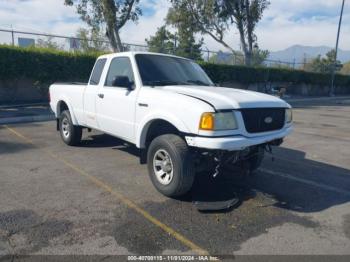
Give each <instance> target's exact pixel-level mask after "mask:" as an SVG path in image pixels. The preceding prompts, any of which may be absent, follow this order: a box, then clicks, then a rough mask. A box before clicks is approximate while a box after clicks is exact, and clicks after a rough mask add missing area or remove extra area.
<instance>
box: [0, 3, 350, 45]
mask: <svg viewBox="0 0 350 262" xmlns="http://www.w3.org/2000/svg"><path fill="white" fill-rule="evenodd" d="M270 2H271V5H270V7H269V9H268V10H266V12H265V14H264V17H263V19H262V21H261V22H260V23H259V25H258V28H257V35H258V39H259V45H260V47H261V48H264V49H269V50H279V49H284V48H287V47H289V46H291V45H294V44H302V45H313V46H320V45H327V46H334V45H335V37H336V33H337V25H338V19H339V12H340V4H341V0H338V1H335V0H333V1H329V0H308V1H305V0H270ZM63 3H64V0H46V1H43V0H26V1H23V0H0V28H10V27H11V25H12V27H13V28H15V29H19V30H23V31H31V32H46V33H52V34H61V35H67V36H72V35H75V33H76V31H77V29H78V28H79V27H86V25H85V23H84V22H82V21H81V20H80V18H79V16H78V15H77V14H76V10H75V8H74V7H68V6H65V5H64V4H63ZM169 5H170V4H169V1H168V0H142V1H141V8H142V9H143V13H144V16H142V17H141V18H140V19H139V21H138V23H137V24H135V23H132V22H129V23H128V24H127V25H126V26H125V27H124V28H123V29H122V31H121V36H122V39H123V41H124V42H127V43H136V44H144V43H145V38H149V36H150V35H153V34H154V33H155V32H156V30H157V28H158V27H160V26H162V25H163V24H164V18H165V16H166V14H167V10H168V7H169ZM198 37H202V36H198ZM4 39H6V40H4ZM204 40H205V46H206V47H207V48H209V49H210V50H220V49H221V50H224V48H223V47H222V46H221V45H220V44H218V43H216V42H215V41H214V40H212V39H211V38H210V37H208V36H204ZM4 41H6V42H9V41H10V35H9V34H8V33H7V34H5V33H1V32H0V42H4ZM226 41H227V42H229V43H230V45H232V46H233V47H234V48H235V49H239V48H240V44H239V35H238V34H237V31H236V29H235V28H234V27H232V29H231V30H230V31H229V32H228V33H227V36H226ZM349 43H350V5H349V3H347V4H346V6H345V10H344V20H343V27H342V32H341V38H340V43H339V44H340V47H341V48H342V49H350V45H349Z"/></svg>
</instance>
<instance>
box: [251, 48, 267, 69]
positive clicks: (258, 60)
mask: <svg viewBox="0 0 350 262" xmlns="http://www.w3.org/2000/svg"><path fill="white" fill-rule="evenodd" d="M269 54H270V52H269V51H268V50H261V49H259V48H255V49H253V54H252V60H251V65H252V66H261V65H263V64H264V62H265V60H266V59H267V58H268V56H269Z"/></svg>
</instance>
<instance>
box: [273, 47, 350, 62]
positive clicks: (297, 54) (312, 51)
mask: <svg viewBox="0 0 350 262" xmlns="http://www.w3.org/2000/svg"><path fill="white" fill-rule="evenodd" d="M332 49H334V48H332V47H329V46H303V45H293V46H291V47H288V48H287V49H284V50H281V51H276V52H270V56H269V59H271V60H279V61H284V62H290V63H293V62H294V61H295V62H296V63H302V62H303V61H305V59H307V60H309V59H311V58H315V57H317V56H318V55H321V56H325V55H326V53H327V52H329V51H330V50H332ZM338 60H340V61H341V62H342V63H345V62H349V61H350V50H341V49H338Z"/></svg>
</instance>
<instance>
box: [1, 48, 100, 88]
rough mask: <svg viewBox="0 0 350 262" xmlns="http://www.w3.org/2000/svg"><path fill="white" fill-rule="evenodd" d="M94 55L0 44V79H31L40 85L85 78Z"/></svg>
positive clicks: (91, 65) (90, 67)
mask: <svg viewBox="0 0 350 262" xmlns="http://www.w3.org/2000/svg"><path fill="white" fill-rule="evenodd" d="M97 56H98V54H94V53H91V54H84V53H73V52H65V51H57V50H51V49H46V48H20V47H12V46H6V45H0V80H15V79H21V78H25V79H32V80H34V81H35V83H36V84H37V85H38V86H39V87H42V86H45V87H48V86H49V85H50V84H51V83H54V82H57V81H84V82H87V79H88V78H89V75H90V71H91V69H92V67H93V65H94V63H95V60H96V57H97Z"/></svg>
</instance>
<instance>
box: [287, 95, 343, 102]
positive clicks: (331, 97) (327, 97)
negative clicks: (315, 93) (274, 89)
mask: <svg viewBox="0 0 350 262" xmlns="http://www.w3.org/2000/svg"><path fill="white" fill-rule="evenodd" d="M335 99H350V96H325V97H310V98H308V97H306V98H291V99H288V98H287V99H284V100H285V101H286V102H292V103H294V102H307V101H311V102H312V101H329V100H335Z"/></svg>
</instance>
